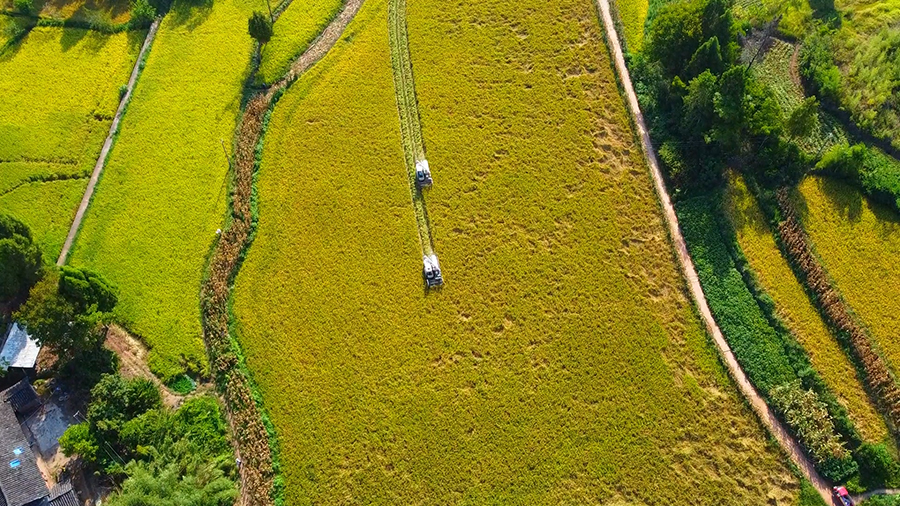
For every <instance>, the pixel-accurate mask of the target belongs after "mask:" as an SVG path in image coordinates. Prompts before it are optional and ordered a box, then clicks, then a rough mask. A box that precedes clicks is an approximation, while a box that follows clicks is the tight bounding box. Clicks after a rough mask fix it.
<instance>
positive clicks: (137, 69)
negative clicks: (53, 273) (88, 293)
mask: <svg viewBox="0 0 900 506" xmlns="http://www.w3.org/2000/svg"><path fill="white" fill-rule="evenodd" d="M161 20H162V18H156V20H154V21H153V24H151V25H150V30H149V31H148V32H147V36H146V37H144V45H143V46H141V52H140V53H139V54H138V57H137V60H135V61H134V68H133V69H132V70H131V77H130V78H129V79H128V85H127V86H126V89H125V94H124V95H122V99H121V100H119V108H118V109H117V110H116V115H115V117H113V121H112V124H111V125H110V126H109V134H107V136H106V140H105V141H104V142H103V149H101V150H100V156H99V157H97V163H96V165H94V171H93V172H92V173H91V179H90V181H88V185H87V189H85V191H84V197H82V199H81V204H79V205H78V211H77V212H76V213H75V220H74V221H72V226H71V227H70V228H69V234H68V235H67V236H66V242H65V243H63V248H62V251H61V252H60V253H59V258H58V259H57V260H56V265H58V266H62V265H64V264H65V263H66V259H67V258H68V256H69V250H70V249H72V243H73V242H75V236H77V235H78V229H80V228H81V222H82V220H84V213H85V212H86V211H87V208H88V206H89V205H90V204H91V198H92V197H93V196H94V189H95V188H96V187H97V181H99V180H100V175H101V174H102V173H103V168H104V167H106V159H107V158H108V157H109V151H110V150H111V149H112V144H113V139H114V138H115V136H116V132H118V130H119V122H120V121H121V120H122V116H123V115H124V114H125V107H126V106H127V105H128V101H129V100H131V93H132V92H133V91H134V85H135V84H136V83H137V79H138V75H140V73H141V62H142V61H144V57H145V56H146V55H147V51H149V50H150V46H151V45H152V44H153V39H154V38H155V37H156V31H157V29H159V22H160V21H161Z"/></svg>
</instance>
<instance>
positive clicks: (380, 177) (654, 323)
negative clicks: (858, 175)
mask: <svg viewBox="0 0 900 506" xmlns="http://www.w3.org/2000/svg"><path fill="white" fill-rule="evenodd" d="M408 9H409V11H408V25H409V32H410V49H411V54H412V59H413V64H412V66H413V69H414V72H415V77H416V87H417V92H418V97H419V105H420V109H421V113H422V123H423V127H424V128H423V130H424V135H425V144H426V145H427V146H428V150H429V159H430V160H433V161H434V164H433V166H434V167H436V172H435V181H436V186H435V188H433V189H432V190H431V192H430V194H429V197H428V198H429V213H430V214H429V215H430V219H431V223H432V226H433V230H434V233H435V235H434V239H435V243H436V246H437V250H438V251H439V252H440V254H441V261H442V266H443V267H444V269H445V271H446V274H447V280H448V282H447V284H446V285H445V287H444V288H443V289H442V290H440V291H436V292H428V293H426V292H425V290H424V289H423V287H422V280H421V259H420V256H419V255H420V253H419V247H418V244H417V242H418V238H417V231H416V222H415V219H414V217H413V213H412V212H411V210H410V200H409V189H408V184H407V179H406V170H405V167H404V160H403V156H404V153H403V150H402V141H401V136H400V121H399V118H398V110H397V102H396V97H395V95H394V86H393V83H392V73H391V60H390V53H389V50H388V48H389V43H388V30H387V28H388V26H387V23H386V22H385V20H386V15H387V5H386V0H367V2H366V3H365V4H364V6H363V10H362V11H361V12H360V14H359V15H358V17H357V19H356V20H355V21H354V23H353V24H352V25H351V27H350V28H349V30H348V34H347V35H346V36H345V37H344V39H343V40H342V42H340V43H339V44H338V45H337V46H336V47H335V49H334V50H332V52H331V53H329V55H328V56H327V57H326V58H325V59H324V60H323V61H322V62H321V63H320V64H319V65H317V66H316V67H314V68H313V69H312V70H311V71H310V72H309V73H308V74H306V75H305V76H304V77H302V78H301V79H300V80H299V81H298V82H297V83H296V84H295V85H294V87H293V88H291V89H290V90H289V91H288V92H287V94H286V95H285V96H284V97H283V98H282V99H281V101H280V102H279V104H278V106H277V108H276V109H275V112H274V114H273V117H272V121H271V124H270V127H269V131H268V134H267V137H266V145H265V148H264V151H263V161H262V167H261V171H260V174H259V212H260V221H259V231H258V236H257V238H256V240H255V242H254V244H253V247H252V248H251V249H250V252H249V255H248V257H247V260H246V262H245V264H244V265H243V268H242V270H241V272H240V274H239V276H238V279H237V282H236V293H235V305H234V310H235V316H236V320H237V328H238V331H239V334H240V339H241V343H242V345H243V347H244V350H245V352H246V357H247V361H248V365H249V367H250V369H251V370H252V371H253V373H254V377H255V379H256V380H257V382H258V383H259V386H260V388H261V391H262V394H263V398H264V400H265V403H266V406H267V408H268V409H269V411H270V413H271V417H272V420H273V422H274V425H275V427H276V429H277V430H278V434H279V436H280V439H281V448H282V452H281V458H282V466H283V470H284V473H285V479H286V486H287V490H286V502H287V503H288V504H313V503H315V504H323V505H327V504H345V503H365V504H412V503H416V504H449V503H466V504H496V503H502V504H595V503H598V502H603V503H607V502H609V501H613V502H616V501H620V502H628V503H645V504H655V503H663V502H666V501H669V502H673V501H678V500H680V498H681V497H682V496H681V493H680V492H679V489H682V488H684V487H686V488H688V489H691V490H692V491H693V492H692V494H693V496H694V498H695V499H696V500H698V501H699V502H702V503H708V504H735V505H737V504H740V505H746V504H784V505H787V504H794V502H795V499H796V498H797V494H798V492H799V486H798V484H797V481H796V479H795V478H794V477H793V476H792V475H791V473H790V472H789V471H788V469H787V468H786V466H785V465H784V464H783V462H782V461H781V457H780V456H779V454H778V453H777V452H775V451H773V450H772V449H771V448H770V447H768V446H767V444H766V442H765V436H764V434H763V433H762V431H761V429H760V427H759V425H758V423H757V422H756V421H755V420H754V418H753V416H752V415H751V414H750V412H749V410H748V409H747V408H746V407H744V405H743V404H742V401H741V400H740V399H739V398H738V397H737V394H736V392H735V390H734V387H733V386H732V385H731V384H730V382H729V381H728V380H727V378H726V376H725V374H724V371H723V370H722V368H721V366H720V364H719V362H718V360H717V358H716V355H715V352H714V350H713V349H712V347H711V345H710V344H709V342H708V341H707V339H706V337H705V335H704V333H703V331H702V330H701V328H700V324H699V322H698V321H697V319H696V318H695V316H694V315H693V313H692V310H691V308H690V306H689V304H688V302H687V300H686V299H685V296H684V289H683V285H682V280H681V278H680V277H679V275H678V272H677V269H676V267H675V265H674V264H673V255H672V252H671V251H670V249H669V244H668V242H667V240H666V235H665V231H664V228H663V225H662V222H661V218H660V217H659V210H658V205H657V203H656V200H655V197H654V194H653V190H652V187H651V183H650V176H649V174H648V173H647V170H646V168H645V167H644V166H643V163H642V160H641V157H640V150H639V148H637V147H636V146H635V145H634V143H633V141H632V135H631V132H630V131H629V127H628V125H629V123H628V118H627V115H626V111H625V107H624V104H623V103H622V101H621V99H620V98H619V96H618V93H617V90H616V84H615V79H614V75H613V72H612V68H611V66H610V62H609V60H608V57H607V51H606V48H605V47H604V45H603V39H602V35H601V33H600V27H599V23H598V21H597V19H596V11H595V8H594V6H593V5H592V3H591V2H589V1H584V0H553V1H552V2H551V3H550V5H549V6H548V2H547V1H546V0H523V1H520V2H505V1H482V2H471V1H468V2H464V1H461V0H451V1H436V0H413V1H410V2H409V5H408ZM438 168H439V169H438ZM438 170H439V172H438ZM286 181H290V184H285V182H286ZM673 483H675V484H679V485H678V486H677V487H673V486H672V484H673Z"/></svg>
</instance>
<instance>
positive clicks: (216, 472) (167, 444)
mask: <svg viewBox="0 0 900 506" xmlns="http://www.w3.org/2000/svg"><path fill="white" fill-rule="evenodd" d="M91 398H92V401H91V403H90V405H89V407H88V410H87V420H86V421H84V422H82V423H80V424H78V425H73V426H72V427H70V428H69V429H68V430H67V431H66V433H65V434H64V435H63V437H62V438H61V439H60V447H61V448H62V450H63V452H64V453H65V454H66V455H76V454H77V455H79V456H80V457H81V458H82V460H83V461H84V462H85V463H87V464H88V465H89V466H92V467H94V468H96V469H97V471H98V472H99V473H101V474H102V475H106V476H109V477H111V478H113V479H114V480H116V481H119V480H121V489H120V490H119V491H118V492H116V493H114V494H113V495H112V496H110V497H109V498H108V504H110V505H115V506H136V505H149V504H153V505H159V506H231V505H232V504H233V503H234V500H235V498H236V497H237V488H236V486H235V480H234V478H235V475H236V469H235V462H234V460H233V453H232V447H231V445H230V444H229V442H228V439H227V438H226V426H225V420H224V419H223V417H222V413H221V409H220V407H219V404H218V402H217V401H216V399H215V398H213V397H209V396H201V397H195V398H192V399H190V400H188V401H186V402H185V403H184V404H183V405H182V406H181V407H180V408H179V409H178V410H177V411H172V410H169V409H167V408H165V407H163V406H162V401H161V398H160V393H159V390H158V389H157V387H156V385H154V384H153V383H152V382H150V381H149V380H146V379H133V380H125V379H123V378H122V377H121V376H119V375H106V376H104V377H103V378H102V379H101V380H100V382H99V383H97V385H96V386H95V387H94V388H93V390H92V391H91Z"/></svg>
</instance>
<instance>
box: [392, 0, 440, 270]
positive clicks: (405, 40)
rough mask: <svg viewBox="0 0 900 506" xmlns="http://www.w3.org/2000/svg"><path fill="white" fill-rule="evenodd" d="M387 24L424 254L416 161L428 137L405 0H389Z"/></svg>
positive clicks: (424, 212)
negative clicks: (425, 138)
mask: <svg viewBox="0 0 900 506" xmlns="http://www.w3.org/2000/svg"><path fill="white" fill-rule="evenodd" d="M388 24H389V33H390V44H391V67H392V69H393V74H394V91H395V94H396V95H397V110H398V112H399V115H400V136H401V138H402V142H403V152H404V161H405V162H406V172H407V177H408V179H409V192H410V196H411V198H412V205H413V211H414V212H415V215H416V228H417V230H418V231H419V243H420V244H421V247H422V254H423V255H432V254H433V253H434V241H433V239H432V237H431V225H430V222H429V221H428V208H427V206H426V205H425V197H424V195H423V194H422V189H421V188H420V187H419V185H418V184H416V163H417V162H420V161H425V160H426V155H425V141H424V138H423V136H422V123H421V118H420V116H419V102H418V99H417V98H416V83H415V78H414V76H413V68H412V58H411V56H410V54H409V33H408V30H407V26H406V0H389V2H388Z"/></svg>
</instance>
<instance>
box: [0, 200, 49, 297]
mask: <svg viewBox="0 0 900 506" xmlns="http://www.w3.org/2000/svg"><path fill="white" fill-rule="evenodd" d="M42 270H43V261H42V256H41V250H40V248H39V247H38V246H37V245H36V244H35V243H34V240H33V239H32V237H31V231H30V230H29V229H28V226H26V225H25V224H24V223H22V222H20V221H18V220H16V219H15V218H12V217H10V216H7V215H5V214H0V301H9V300H13V299H16V298H19V297H23V296H25V295H26V294H27V293H28V290H29V289H30V288H31V287H32V286H33V285H34V284H35V283H36V282H37V280H38V279H40V277H41V273H42Z"/></svg>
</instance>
